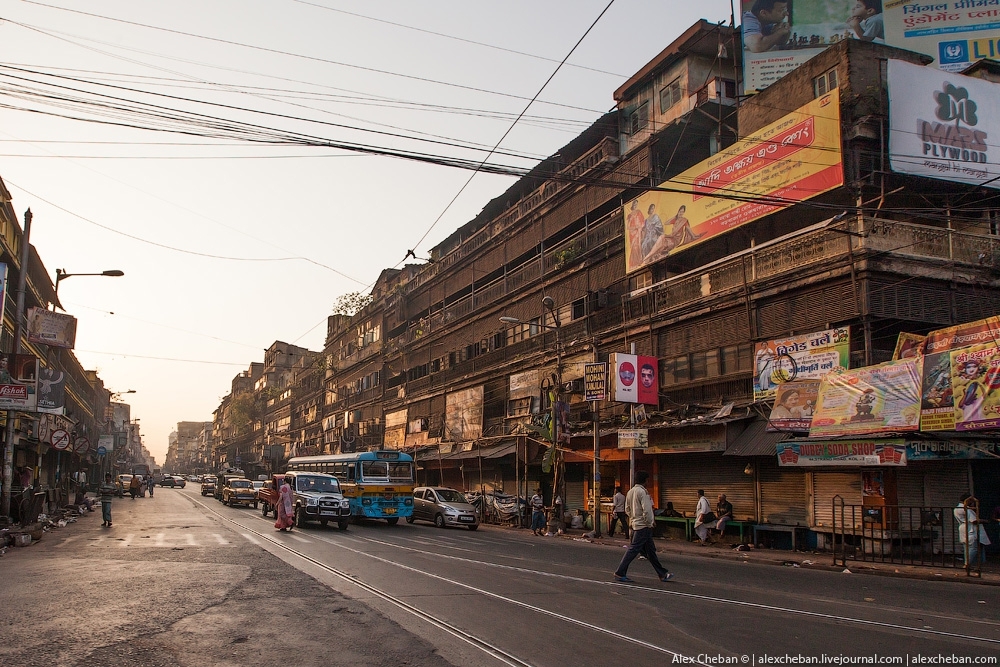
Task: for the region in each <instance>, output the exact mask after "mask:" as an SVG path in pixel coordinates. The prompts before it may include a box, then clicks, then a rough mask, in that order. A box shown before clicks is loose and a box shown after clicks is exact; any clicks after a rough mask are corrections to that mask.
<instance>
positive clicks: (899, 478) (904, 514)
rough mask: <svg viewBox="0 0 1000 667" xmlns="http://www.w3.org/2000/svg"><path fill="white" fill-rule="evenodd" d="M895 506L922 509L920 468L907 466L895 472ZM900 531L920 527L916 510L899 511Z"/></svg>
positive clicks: (922, 476)
mask: <svg viewBox="0 0 1000 667" xmlns="http://www.w3.org/2000/svg"><path fill="white" fill-rule="evenodd" d="M896 504H897V505H899V506H900V507H924V472H923V470H922V469H921V468H919V467H915V466H913V465H908V466H906V467H905V468H902V469H901V470H898V471H897V472H896ZM899 527H900V529H901V530H906V529H909V528H919V527H920V512H919V511H918V510H910V509H901V510H900V511H899Z"/></svg>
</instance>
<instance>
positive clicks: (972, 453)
mask: <svg viewBox="0 0 1000 667" xmlns="http://www.w3.org/2000/svg"><path fill="white" fill-rule="evenodd" d="M906 458H907V460H908V461H950V460H966V459H997V458H1000V442H997V441H995V440H908V441H907V442H906Z"/></svg>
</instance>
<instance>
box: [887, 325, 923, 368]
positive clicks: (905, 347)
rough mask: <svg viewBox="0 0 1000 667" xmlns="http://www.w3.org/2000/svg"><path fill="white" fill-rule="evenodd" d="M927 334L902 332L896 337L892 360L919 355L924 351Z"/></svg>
mask: <svg viewBox="0 0 1000 667" xmlns="http://www.w3.org/2000/svg"><path fill="white" fill-rule="evenodd" d="M926 340H927V336H921V335H919V334H911V333H905V332H900V334H899V336H897V337H896V348H895V349H894V350H893V351H892V360H893V361H898V360H899V359H909V358H910V357H919V356H920V355H922V354H923V353H924V341H926Z"/></svg>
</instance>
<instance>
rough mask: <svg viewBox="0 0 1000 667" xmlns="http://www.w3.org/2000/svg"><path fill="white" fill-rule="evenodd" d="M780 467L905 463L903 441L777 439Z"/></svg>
mask: <svg viewBox="0 0 1000 667" xmlns="http://www.w3.org/2000/svg"><path fill="white" fill-rule="evenodd" d="M777 448H778V465H781V466H905V465H906V451H907V450H906V443H905V442H904V441H903V440H900V439H886V440H828V441H826V442H824V441H817V442H801V441H799V442H779V443H778V445H777Z"/></svg>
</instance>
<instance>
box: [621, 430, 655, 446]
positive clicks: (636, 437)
mask: <svg viewBox="0 0 1000 667" xmlns="http://www.w3.org/2000/svg"><path fill="white" fill-rule="evenodd" d="M647 447H649V430H647V429H644V428H629V429H624V428H623V429H619V430H618V449H646V448H647Z"/></svg>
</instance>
